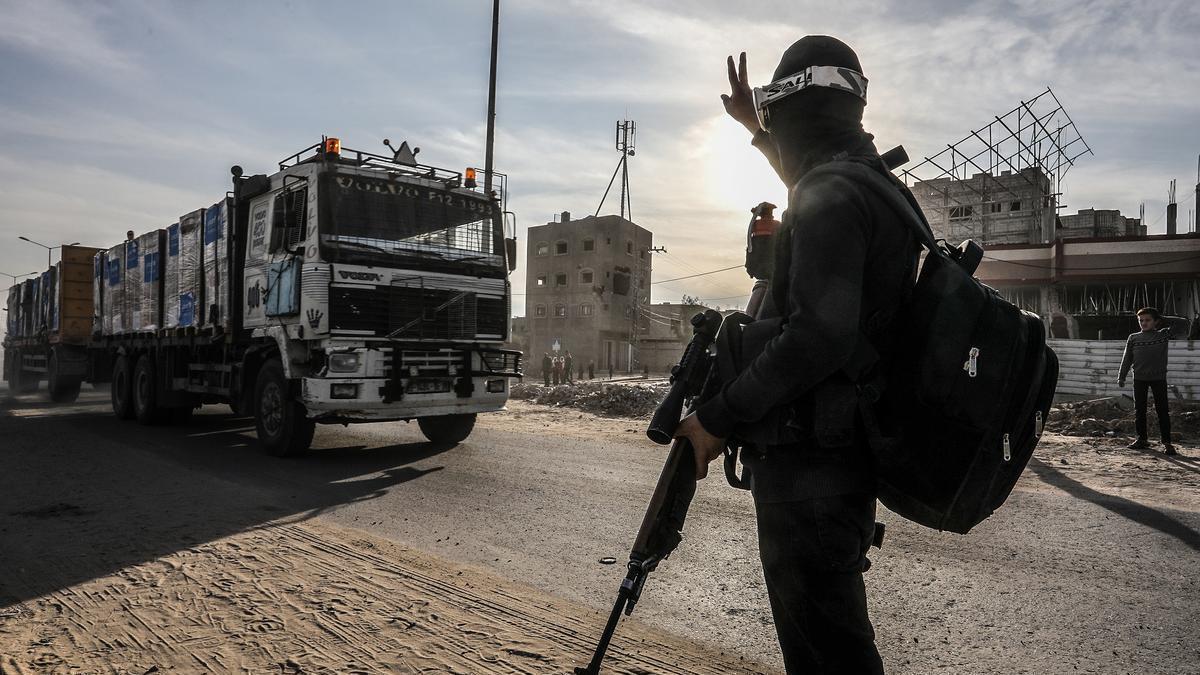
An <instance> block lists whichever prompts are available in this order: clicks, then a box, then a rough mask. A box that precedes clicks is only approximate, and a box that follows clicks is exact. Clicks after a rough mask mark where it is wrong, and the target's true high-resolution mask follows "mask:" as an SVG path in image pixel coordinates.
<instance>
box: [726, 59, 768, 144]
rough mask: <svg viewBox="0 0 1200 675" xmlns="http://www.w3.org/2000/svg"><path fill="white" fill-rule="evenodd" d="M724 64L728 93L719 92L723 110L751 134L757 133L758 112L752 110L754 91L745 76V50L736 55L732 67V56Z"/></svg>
mask: <svg viewBox="0 0 1200 675" xmlns="http://www.w3.org/2000/svg"><path fill="white" fill-rule="evenodd" d="M725 65H726V67H727V69H728V71H729V90H730V91H729V93H728V94H721V103H723V104H725V112H726V113H728V114H729V116H730V117H732V118H733V119H735V120H737V121H738V123H740V124H741V125H742V126H744V127H746V130H747V131H749V132H750V133H751V134H756V133H758V129H759V127H758V113H756V112H755V111H754V93H753V91H752V90H751V89H750V80H749V79H748V78H747V77H746V52H742V53H741V55H740V56H739V57H738V65H737V68H736V69H735V68H734V67H733V57H732V56H730V57H728V58H727V59H726V62H725Z"/></svg>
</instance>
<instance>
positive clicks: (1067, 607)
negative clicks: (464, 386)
mask: <svg viewBox="0 0 1200 675" xmlns="http://www.w3.org/2000/svg"><path fill="white" fill-rule="evenodd" d="M0 415H6V416H7V417H8V418H9V419H8V420H6V421H5V423H4V425H3V434H4V435H3V437H0V448H4V449H3V450H0V515H3V514H12V513H14V512H16V511H19V510H21V509H22V508H26V509H27V508H31V507H42V506H53V505H55V504H73V503H72V495H70V494H62V495H59V494H38V495H37V499H36V500H40V501H43V502H45V504H28V503H22V504H17V503H14V502H13V498H12V497H11V495H13V494H25V495H28V494H29V490H28V489H27V488H28V486H29V485H30V484H31V483H30V482H31V481H33V482H36V481H39V475H37V474H38V473H39V472H47V471H54V472H56V473H58V474H59V477H61V476H62V474H67V475H69V476H70V478H71V479H72V480H77V481H89V480H92V477H93V475H94V474H95V472H96V470H95V466H96V462H97V461H103V462H104V464H105V466H116V467H119V470H118V471H115V472H113V471H106V472H105V473H104V480H114V481H125V482H127V484H126V487H127V486H128V485H129V484H132V485H137V486H144V489H141V490H140V491H139V492H140V494H142V495H143V498H144V500H145V501H144V502H143V503H140V504H131V505H130V513H146V512H152V513H153V517H152V518H146V517H142V516H139V517H138V518H137V519H136V520H133V519H131V522H129V523H128V524H127V527H124V528H114V530H113V531H108V532H97V533H95V536H94V540H93V541H91V542H89V543H90V544H91V546H92V547H93V548H94V549H95V551H96V554H95V555H92V556H86V557H83V556H75V557H74V558H72V559H61V557H60V556H56V555H55V551H54V550H38V551H31V550H29V549H28V548H27V547H22V545H21V541H22V533H21V531H20V530H19V528H16V527H13V526H8V527H4V528H3V529H0V550H5V551H9V552H10V559H9V560H8V563H9V564H15V565H19V566H21V567H22V568H23V571H24V576H23V579H24V581H23V583H22V584H21V585H19V586H14V587H10V588H9V589H8V590H7V591H6V592H7V594H8V595H10V596H16V597H14V598H0V605H4V604H6V602H3V601H8V602H11V601H12V600H27V599H30V598H32V597H36V596H37V595H40V594H42V593H45V592H48V591H50V590H54V589H55V588H57V587H60V586H61V585H63V584H69V583H72V582H78V581H82V580H85V579H89V578H92V577H94V576H96V575H99V574H109V573H112V572H114V571H116V570H118V569H121V568H122V567H124V566H126V565H128V564H131V563H134V562H142V561H143V559H153V558H154V557H156V556H160V555H165V554H167V553H171V552H173V551H176V550H178V549H179V548H181V547H186V546H188V545H190V544H194V543H196V542H206V541H211V540H213V539H216V538H218V537H221V536H224V535H227V534H232V533H234V532H239V531H244V530H247V529H251V528H254V527H256V526H257V525H259V524H261V523H263V522H265V521H267V520H276V519H281V518H282V519H294V520H302V519H308V518H319V519H322V520H323V521H326V522H331V523H336V524H339V525H345V526H351V527H355V528H360V529H363V530H367V531H370V532H371V533H373V534H375V535H377V536H382V537H385V538H388V539H391V540H394V541H397V542H400V543H403V544H405V545H407V546H410V547H413V548H417V549H421V550H423V551H426V552H429V553H432V554H434V555H436V556H439V557H442V558H447V559H451V560H454V561H456V562H459V563H466V564H471V565H477V566H480V567H484V568H487V569H488V570H490V571H491V572H493V573H497V574H500V575H501V576H504V577H507V578H509V579H512V580H514V581H517V582H520V583H524V584H528V585H532V586H534V587H537V588H539V589H542V590H544V591H548V592H550V593H552V594H555V595H558V596H561V597H563V598H566V599H568V600H572V601H578V602H582V603H585V604H587V605H589V606H592V607H595V608H597V609H607V608H608V606H610V604H611V601H612V597H613V594H614V592H615V590H616V588H617V584H618V582H619V579H620V577H621V572H622V570H621V569H620V566H619V565H617V566H603V565H600V564H599V563H598V560H599V559H600V558H601V557H603V556H614V557H616V558H618V560H619V561H621V562H623V561H624V556H625V554H626V553H627V550H628V548H627V547H628V545H629V542H630V540H631V538H632V534H633V532H634V531H635V529H636V527H637V525H638V523H639V522H640V518H641V511H642V508H643V507H644V504H645V501H646V498H647V496H648V495H649V493H650V491H651V489H652V487H653V483H654V480H655V479H656V477H657V472H658V470H659V467H660V464H659V463H660V461H661V451H660V450H656V449H655V447H654V446H651V445H650V444H649V443H648V442H647V441H645V440H644V436H643V435H642V434H641V428H640V426H639V425H637V424H635V423H634V422H630V421H624V420H601V419H597V418H592V417H590V416H581V415H580V414H579V413H577V412H572V411H547V410H545V409H541V408H537V407H534V406H529V405H524V404H516V405H514V406H513V409H512V410H511V411H510V412H508V413H504V414H498V415H494V416H491V417H490V418H487V419H485V420H481V424H480V426H479V427H478V428H477V430H476V432H475V434H474V435H473V436H472V437H471V439H470V440H469V441H468V442H466V443H463V444H461V445H459V446H458V447H455V448H451V449H449V450H438V449H436V448H434V447H432V446H431V445H430V444H428V443H425V442H424V441H423V439H422V437H421V436H420V434H419V432H418V430H417V429H416V427H415V425H405V424H372V425H359V426H352V427H349V428H343V427H321V428H319V429H318V432H317V438H316V443H315V446H316V449H315V450H313V451H312V452H311V453H309V454H308V455H307V456H304V457H300V458H294V459H286V460H279V459H274V458H270V457H267V456H264V455H262V454H261V453H259V452H258V451H257V449H256V448H255V447H254V439H253V428H252V424H251V423H250V421H249V420H247V419H239V418H233V417H231V416H229V415H228V414H226V412H225V409H224V408H222V407H217V406H211V407H207V408H205V409H204V411H203V414H200V415H198V416H197V418H196V419H195V420H194V421H193V422H192V423H191V424H190V425H188V426H186V427H183V428H178V427H162V428H148V427H139V426H137V425H136V424H134V423H129V422H120V421H117V420H115V419H114V418H112V417H111V416H110V415H109V412H108V408H107V399H106V397H105V396H103V395H102V394H98V393H87V394H85V396H84V397H83V398H82V399H81V402H80V403H79V404H76V405H73V406H54V407H51V406H49V405H48V404H45V403H43V402H41V401H40V400H38V399H37V398H36V397H23V398H21V399H18V400H17V401H15V402H10V403H8V404H0ZM47 444H52V445H53V446H54V447H56V448H59V449H61V448H70V449H72V450H73V451H75V452H78V453H80V455H81V457H86V458H87V460H88V461H87V462H83V461H81V462H80V463H79V464H78V465H74V464H70V463H55V464H53V465H52V466H47V465H46V464H45V463H41V464H39V463H37V462H33V461H29V458H30V457H33V456H34V453H36V452H37V449H38V448H39V447H42V446H45V445H47ZM1193 452H1194V451H1193ZM22 458H24V459H22ZM150 460H153V461H150ZM6 465H7V466H6ZM151 466H152V467H154V468H152V469H151V468H147V467H151ZM164 466H165V467H168V468H169V470H166V471H164V470H163V467H164ZM1179 466H1180V469H1179V471H1180V472H1181V475H1184V476H1190V477H1192V478H1194V476H1195V474H1196V473H1200V466H1197V465H1196V463H1194V462H1191V461H1189V460H1185V461H1183V462H1180V463H1179ZM87 467H91V468H87ZM18 469H19V470H18ZM18 484H19V485H22V486H25V487H26V489H23V490H16V489H14V488H15V486H17V485H18ZM215 485H220V486H221V487H222V490H224V489H225V488H227V487H229V486H230V485H233V486H236V487H237V489H238V490H240V491H244V494H246V495H247V496H249V497H253V498H254V501H257V502H258V505H257V507H255V508H246V507H245V506H244V504H243V505H239V506H238V507H237V508H236V509H235V508H230V507H229V505H227V504H221V503H212V500H211V498H210V497H208V495H209V494H210V493H211V492H213V491H212V490H211V489H206V488H209V487H211V486H215ZM1163 488H1164V489H1167V490H1173V489H1175V488H1174V487H1173V486H1171V485H1170V484H1166V485H1163ZM1180 489H1182V490H1184V494H1182V495H1180V494H1176V495H1174V496H1173V498H1172V499H1170V500H1162V501H1154V500H1148V499H1131V498H1129V497H1128V496H1123V495H1127V494H1129V493H1128V492H1127V491H1122V490H1117V489H1109V485H1108V484H1107V483H1105V482H1103V481H1100V480H1099V479H1097V481H1094V482H1093V481H1091V480H1090V479H1087V478H1081V477H1079V476H1075V475H1072V474H1070V473H1066V472H1065V471H1064V469H1063V467H1061V466H1059V465H1058V464H1057V462H1050V461H1038V460H1035V463H1034V465H1032V466H1031V471H1030V472H1028V473H1027V475H1026V477H1025V478H1024V479H1023V485H1022V486H1019V488H1018V491H1017V492H1016V493H1015V494H1014V495H1013V497H1012V499H1011V500H1010V502H1009V504H1008V505H1007V506H1006V507H1005V508H1004V509H1002V511H1001V512H1000V513H998V514H997V515H996V516H994V517H993V518H992V519H991V520H989V521H988V522H987V523H985V524H984V525H982V526H980V527H979V528H978V529H977V530H976V532H973V533H972V534H971V535H970V536H967V537H960V536H956V535H948V534H939V533H934V532H930V531H927V530H923V529H921V528H918V527H916V526H913V525H910V524H908V523H906V522H904V521H902V520H899V519H898V518H896V517H895V516H893V515H891V514H886V513H883V514H881V520H884V521H886V522H887V523H888V541H887V542H886V543H885V548H884V550H883V551H877V552H874V553H873V554H872V559H873V560H874V562H875V567H874V568H873V569H872V571H871V572H870V573H869V574H868V588H869V592H870V594H871V609H872V613H873V617H874V619H875V622H876V628H877V632H878V640H879V644H880V647H881V651H882V652H883V653H884V655H885V663H886V664H887V666H888V669H889V672H893V673H926V672H953V673H958V672H979V673H1002V672H1003V673H1011V672H1029V673H1043V672H1085V673H1086V672H1093V673H1126V672H1128V673H1157V672H1162V673H1175V672H1196V670H1195V669H1196V668H1197V665H1196V664H1197V663H1200V642H1197V640H1196V636H1197V635H1200V582H1198V581H1197V575H1198V574H1200V512H1198V510H1200V509H1197V508H1196V505H1197V504H1200V494H1197V491H1196V489H1195V487H1194V481H1191V482H1189V483H1188V484H1187V485H1186V486H1185V487H1183V488H1180ZM167 494H170V495H172V496H177V495H178V494H185V495H187V496H188V498H189V503H191V504H193V505H194V507H193V508H190V509H186V510H180V511H179V512H172V513H157V512H154V511H153V505H154V503H155V501H156V500H158V499H161V498H163V496H164V495H167ZM25 499H26V500H30V499H33V498H32V497H25ZM1168 503H1169V504H1173V506H1171V507H1168V506H1164V505H1163V504H1168ZM84 508H86V505H84ZM6 522H8V523H11V522H13V521H12V520H11V519H10V520H9V521H6ZM686 535H687V540H686V541H685V543H684V545H683V546H682V547H681V548H680V550H679V551H677V552H676V554H675V555H673V556H672V557H671V559H670V560H668V561H667V562H666V563H664V565H663V567H662V568H661V570H660V572H658V573H656V574H655V575H654V576H653V577H652V578H651V580H650V583H649V584H648V585H647V587H646V591H645V595H644V597H643V601H642V604H641V605H640V606H639V607H638V610H637V614H638V615H639V616H640V618H641V619H642V620H644V621H649V622H652V623H653V624H656V625H658V626H661V627H663V628H665V629H667V630H669V631H671V632H675V633H678V634H680V635H683V636H686V637H692V638H699V639H702V640H704V641H706V642H708V643H710V644H713V645H714V646H717V647H719V648H720V649H722V650H726V651H729V652H733V653H735V654H741V655H745V656H747V657H750V658H754V659H756V660H759V661H762V662H764V663H766V664H767V665H768V666H769V667H776V668H778V667H780V660H779V656H778V653H777V648H776V646H775V643H774V636H773V632H772V631H773V628H772V626H771V623H770V616H769V613H768V612H767V610H766V599H765V595H764V590H763V585H762V578H761V572H760V570H759V567H758V562H757V548H756V544H755V538H754V535H753V507H752V505H751V503H750V502H749V500H748V499H747V497H746V496H745V495H744V494H743V493H740V492H737V491H735V490H733V489H731V488H729V487H727V486H725V485H724V484H723V483H721V482H718V480H709V481H706V482H705V483H704V484H703V485H702V487H701V490H700V492H699V495H698V497H697V499H696V502H695V503H694V505H693V507H692V512H691V515H690V516H689V524H688V528H687V533H686ZM116 540H122V541H125V540H136V541H137V542H138V545H137V546H132V547H131V546H120V547H116V546H108V545H106V542H111V541H116ZM74 544H78V542H74ZM14 551H15V554H13V553H11V552H14ZM43 561H51V562H50V563H46V562H43ZM39 564H50V565H52V566H53V574H50V573H47V574H45V575H42V576H41V577H40V576H39V575H38V574H37V573H29V572H28V569H29V568H34V569H36V566H37V565H39Z"/></svg>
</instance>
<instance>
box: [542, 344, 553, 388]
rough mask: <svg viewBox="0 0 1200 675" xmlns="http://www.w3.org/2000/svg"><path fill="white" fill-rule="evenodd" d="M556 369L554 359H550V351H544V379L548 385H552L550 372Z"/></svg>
mask: <svg viewBox="0 0 1200 675" xmlns="http://www.w3.org/2000/svg"><path fill="white" fill-rule="evenodd" d="M553 370H554V361H552V360H551V359H550V352H542V381H543V382H544V383H545V385H546V386H547V387H549V386H550V373H551V372H552V371H553Z"/></svg>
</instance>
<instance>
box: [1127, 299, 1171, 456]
mask: <svg viewBox="0 0 1200 675" xmlns="http://www.w3.org/2000/svg"><path fill="white" fill-rule="evenodd" d="M1137 320H1138V327H1139V328H1141V331H1139V332H1137V333H1133V334H1132V335H1130V336H1129V337H1128V338H1126V339H1125V353H1124V354H1123V355H1122V356H1121V371H1120V373H1118V375H1117V386H1120V387H1124V386H1125V378H1126V377H1127V376H1128V375H1129V369H1130V368H1131V367H1132V368H1133V401H1134V405H1135V406H1136V408H1137V418H1136V419H1137V435H1138V437H1137V440H1136V441H1134V442H1133V443H1130V444H1129V447H1130V448H1132V449H1134V450H1145V449H1147V448H1149V447H1150V443H1149V441H1148V440H1147V434H1146V405H1147V404H1148V401H1147V398H1148V397H1147V396H1146V394H1147V393H1148V392H1154V412H1155V413H1156V414H1157V415H1158V432H1159V434H1160V435H1161V438H1162V444H1163V451H1164V452H1165V453H1166V454H1168V455H1174V454H1177V453H1176V452H1175V446H1174V444H1172V443H1171V407H1170V404H1169V402H1168V400H1167V352H1168V350H1169V347H1170V341H1171V327H1170V326H1168V327H1166V328H1163V329H1159V327H1158V324H1159V322H1160V321H1161V320H1162V314H1160V313H1159V311H1158V310H1157V309H1155V308H1153V307H1143V308H1142V309H1139V310H1138V311H1137Z"/></svg>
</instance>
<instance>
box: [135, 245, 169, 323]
mask: <svg viewBox="0 0 1200 675" xmlns="http://www.w3.org/2000/svg"><path fill="white" fill-rule="evenodd" d="M165 236H166V232H165V231H164V230H154V231H152V232H147V233H146V234H143V235H142V236H140V237H138V238H137V255H138V259H139V260H138V266H139V271H138V310H137V311H138V314H137V316H136V317H135V319H134V322H133V324H134V330H136V331H156V330H158V329H159V328H162V325H163V322H162V307H163V303H162V291H163V284H162V252H163V248H164V246H163V239H164V238H165Z"/></svg>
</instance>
